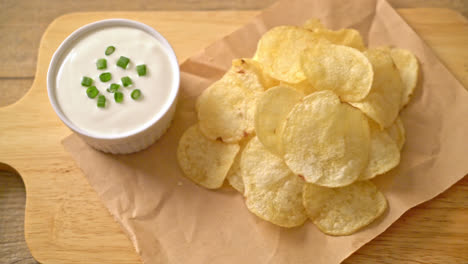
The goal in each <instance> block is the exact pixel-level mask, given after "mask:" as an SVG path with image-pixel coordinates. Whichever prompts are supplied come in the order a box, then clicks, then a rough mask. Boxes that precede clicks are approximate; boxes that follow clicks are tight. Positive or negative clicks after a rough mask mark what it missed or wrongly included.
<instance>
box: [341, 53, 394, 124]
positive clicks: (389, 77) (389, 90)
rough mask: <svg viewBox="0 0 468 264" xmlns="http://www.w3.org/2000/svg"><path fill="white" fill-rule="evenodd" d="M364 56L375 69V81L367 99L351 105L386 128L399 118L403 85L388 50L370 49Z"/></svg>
mask: <svg viewBox="0 0 468 264" xmlns="http://www.w3.org/2000/svg"><path fill="white" fill-rule="evenodd" d="M364 54H365V55H366V56H367V57H368V58H369V60H370V62H371V64H372V67H373V69H374V81H373V83H372V88H371V90H370V92H369V94H368V95H367V96H366V98H364V99H363V100H361V101H359V102H350V104H351V105H352V106H354V107H357V108H359V109H361V111H363V112H364V113H365V114H366V115H367V116H368V117H370V118H371V119H373V120H374V121H375V122H377V123H378V124H379V125H380V127H381V128H385V127H388V126H390V125H391V124H392V123H393V121H395V119H396V118H397V116H398V112H399V110H400V104H401V93H402V89H403V84H402V82H401V79H400V74H399V73H398V70H397V68H396V66H395V64H394V63H393V60H392V57H391V56H390V50H389V49H388V48H376V49H369V50H367V51H366V52H364Z"/></svg>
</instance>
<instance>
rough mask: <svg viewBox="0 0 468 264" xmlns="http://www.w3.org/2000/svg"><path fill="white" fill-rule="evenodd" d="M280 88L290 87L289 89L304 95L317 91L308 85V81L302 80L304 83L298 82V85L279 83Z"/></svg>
mask: <svg viewBox="0 0 468 264" xmlns="http://www.w3.org/2000/svg"><path fill="white" fill-rule="evenodd" d="M280 86H287V87H291V88H293V89H295V90H297V91H298V92H301V93H303V94H304V95H308V94H311V93H313V92H317V90H315V89H314V87H313V86H312V84H310V82H309V81H308V80H304V81H302V82H299V83H288V82H280Z"/></svg>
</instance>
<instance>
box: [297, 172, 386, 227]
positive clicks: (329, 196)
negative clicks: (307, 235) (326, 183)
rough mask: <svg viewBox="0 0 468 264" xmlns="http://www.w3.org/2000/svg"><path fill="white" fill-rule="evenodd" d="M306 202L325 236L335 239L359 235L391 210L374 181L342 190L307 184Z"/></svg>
mask: <svg viewBox="0 0 468 264" xmlns="http://www.w3.org/2000/svg"><path fill="white" fill-rule="evenodd" d="M303 202H304V207H305V208H306V211H307V213H308V215H309V218H310V219H311V220H312V221H313V222H314V224H315V225H316V226H317V227H318V228H319V229H320V230H321V231H322V232H324V233H326V234H329V235H334V236H344V235H350V234H353V233H355V232H357V231H358V230H359V229H361V228H363V227H365V226H367V225H369V224H370V223H372V222H373V221H374V220H375V219H377V218H378V217H379V216H380V215H382V214H383V213H384V212H385V209H386V208H387V200H386V199H385V196H384V195H383V194H382V193H381V192H380V191H379V190H378V189H377V188H376V187H375V185H374V184H373V183H372V182H370V181H360V182H355V183H353V184H351V185H348V186H345V187H341V188H324V187H320V186H317V185H314V184H305V185H304V191H303Z"/></svg>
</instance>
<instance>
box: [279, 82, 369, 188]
mask: <svg viewBox="0 0 468 264" xmlns="http://www.w3.org/2000/svg"><path fill="white" fill-rule="evenodd" d="M284 124H285V125H284V131H283V133H282V144H283V147H282V148H283V151H284V160H285V162H286V164H287V165H288V166H289V168H290V169H291V170H292V171H293V172H294V173H295V174H298V175H300V176H302V177H304V179H305V181H307V182H311V183H315V184H318V185H321V186H327V187H339V186H345V185H348V184H351V183H352V182H354V181H355V180H356V179H357V178H358V177H359V175H360V174H361V172H362V171H363V170H364V168H365V167H366V166H367V162H368V158H369V144H370V136H369V124H368V122H367V118H366V116H365V115H364V114H362V112H361V111H359V110H358V109H355V108H353V107H351V106H349V105H348V104H346V103H341V102H340V99H339V98H338V96H337V95H336V94H335V93H334V92H332V91H329V90H326V91H320V92H315V93H312V94H310V95H308V96H306V97H304V99H303V100H302V102H301V103H298V104H296V105H295V106H294V107H293V109H292V110H291V112H290V113H289V115H288V116H287V118H286V121H285V123H284Z"/></svg>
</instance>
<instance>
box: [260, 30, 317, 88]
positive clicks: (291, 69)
mask: <svg viewBox="0 0 468 264" xmlns="http://www.w3.org/2000/svg"><path fill="white" fill-rule="evenodd" d="M316 40H317V39H316V37H315V36H314V34H313V33H312V32H311V31H309V30H306V29H303V28H300V27H295V26H279V27H275V28H273V29H271V30H269V31H268V32H266V33H265V34H264V35H263V36H262V38H261V39H260V40H259V41H258V46H257V51H256V53H255V56H254V58H255V59H256V60H258V61H259V62H260V63H261V64H262V66H263V67H264V70H265V71H266V73H267V74H268V75H270V76H272V77H273V78H275V79H278V80H280V81H286V82H290V83H298V82H301V81H303V80H305V75H304V73H303V72H302V69H301V60H300V58H301V53H302V51H303V50H305V49H307V48H311V47H313V46H314V45H315V43H316Z"/></svg>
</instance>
